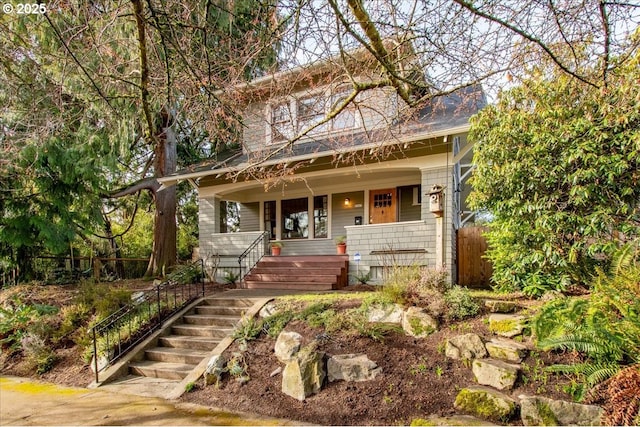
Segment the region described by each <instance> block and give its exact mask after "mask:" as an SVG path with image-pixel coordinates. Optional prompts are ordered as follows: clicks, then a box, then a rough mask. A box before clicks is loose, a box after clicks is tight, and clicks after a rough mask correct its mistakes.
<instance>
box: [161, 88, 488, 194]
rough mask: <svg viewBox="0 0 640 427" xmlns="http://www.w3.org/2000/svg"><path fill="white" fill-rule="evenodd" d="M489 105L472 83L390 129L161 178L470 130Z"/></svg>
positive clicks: (235, 157)
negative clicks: (474, 119) (481, 112)
mask: <svg viewBox="0 0 640 427" xmlns="http://www.w3.org/2000/svg"><path fill="white" fill-rule="evenodd" d="M485 105H486V98H485V95H484V92H483V91H482V88H481V87H480V86H469V87H466V88H462V89H459V90H456V91H454V92H452V93H451V94H448V95H443V96H438V97H434V98H432V99H431V100H429V101H428V102H426V103H425V104H424V105H423V106H422V107H421V108H419V109H418V110H417V111H416V113H415V114H414V115H413V116H412V117H410V118H407V119H406V120H403V121H402V122H399V123H395V124H394V125H393V126H391V128H390V129H384V130H376V131H361V132H357V133H355V132H354V133H351V134H348V135H344V134H340V135H338V136H336V135H332V136H328V137H322V136H320V137H318V138H315V139H307V140H304V141H301V142H296V143H294V144H293V145H292V146H291V147H287V149H285V150H282V149H281V148H282V145H283V144H274V145H269V146H265V147H264V149H263V150H262V151H260V152H254V153H243V152H241V151H238V152H236V153H233V154H231V155H229V156H225V157H224V158H223V159H218V160H216V161H204V162H201V163H198V164H196V165H192V166H190V167H187V168H185V169H182V170H180V171H178V172H176V173H174V174H172V175H168V176H166V177H163V178H159V179H158V180H159V181H160V182H161V183H162V184H163V185H171V183H172V182H175V181H179V180H185V179H196V178H202V177H205V176H211V175H219V174H224V173H227V172H234V171H238V170H241V169H243V168H245V167H246V166H247V165H250V164H258V163H259V164H260V165H261V166H270V165H275V164H279V163H284V162H290V161H304V160H311V159H313V158H317V157H325V156H332V155H340V154H344V153H348V152H353V151H358V150H367V149H375V148H379V147H383V146H390V145H394V144H411V143H413V142H418V141H424V140H425V139H430V138H438V137H443V136H446V135H454V134H459V133H464V132H467V131H468V130H469V118H470V117H471V116H472V115H474V114H475V113H477V112H478V111H479V110H480V109H481V108H483V107H484V106H485ZM278 150H279V151H278ZM274 153H276V154H274Z"/></svg>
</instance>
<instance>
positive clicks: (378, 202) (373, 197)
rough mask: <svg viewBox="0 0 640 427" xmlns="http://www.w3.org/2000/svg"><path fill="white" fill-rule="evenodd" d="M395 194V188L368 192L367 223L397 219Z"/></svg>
mask: <svg viewBox="0 0 640 427" xmlns="http://www.w3.org/2000/svg"><path fill="white" fill-rule="evenodd" d="M396 196H397V194H396V189H395V188H388V189H385V190H371V191H370V192H369V224H383V223H385V222H396V220H397V210H398V208H397V197H396Z"/></svg>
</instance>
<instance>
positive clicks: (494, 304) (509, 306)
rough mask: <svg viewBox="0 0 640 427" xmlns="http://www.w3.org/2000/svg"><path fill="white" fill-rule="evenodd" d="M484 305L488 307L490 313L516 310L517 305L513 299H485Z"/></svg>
mask: <svg viewBox="0 0 640 427" xmlns="http://www.w3.org/2000/svg"><path fill="white" fill-rule="evenodd" d="M484 306H485V307H487V308H488V309H489V311H490V312H491V313H511V312H513V311H515V310H516V308H517V307H518V305H517V304H516V303H515V302H513V301H502V300H494V299H491V300H486V301H485V302H484Z"/></svg>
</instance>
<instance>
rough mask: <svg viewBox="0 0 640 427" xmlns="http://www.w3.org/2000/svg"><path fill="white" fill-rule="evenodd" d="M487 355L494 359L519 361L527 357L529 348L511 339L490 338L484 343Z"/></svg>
mask: <svg viewBox="0 0 640 427" xmlns="http://www.w3.org/2000/svg"><path fill="white" fill-rule="evenodd" d="M485 347H486V348H487V351H488V352H489V356H491V357H493V358H494V359H501V360H506V361H508V362H516V363H520V362H522V360H523V359H524V358H525V357H527V353H528V352H529V350H528V349H527V347H526V346H525V345H523V344H520V343H517V342H515V341H511V340H504V339H495V338H494V339H492V340H491V341H489V342H487V343H485Z"/></svg>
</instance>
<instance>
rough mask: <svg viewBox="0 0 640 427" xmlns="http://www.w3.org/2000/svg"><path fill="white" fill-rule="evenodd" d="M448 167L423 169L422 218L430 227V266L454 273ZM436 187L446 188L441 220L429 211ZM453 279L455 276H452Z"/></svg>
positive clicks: (421, 170)
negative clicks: (430, 196)
mask: <svg viewBox="0 0 640 427" xmlns="http://www.w3.org/2000/svg"><path fill="white" fill-rule="evenodd" d="M449 170H450V169H448V168H447V167H446V166H444V167H441V168H421V169H420V173H421V174H422V180H421V184H422V206H421V212H420V218H421V219H422V220H423V221H425V223H426V224H427V227H428V236H429V241H428V242H427V250H428V251H429V266H430V267H432V268H433V267H442V266H444V267H445V268H446V269H447V271H448V272H449V273H450V274H451V273H453V268H454V265H453V262H452V256H451V244H450V243H448V242H451V239H452V233H451V222H450V218H451V215H450V212H451V209H452V205H451V193H452V192H451V188H450V185H449V174H450V172H449ZM434 185H441V186H443V187H444V190H443V191H444V212H443V215H442V216H441V217H439V218H436V217H435V216H434V215H433V213H431V211H430V210H429V194H428V193H429V190H430V189H431V187H433V186H434ZM452 277H453V276H452Z"/></svg>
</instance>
